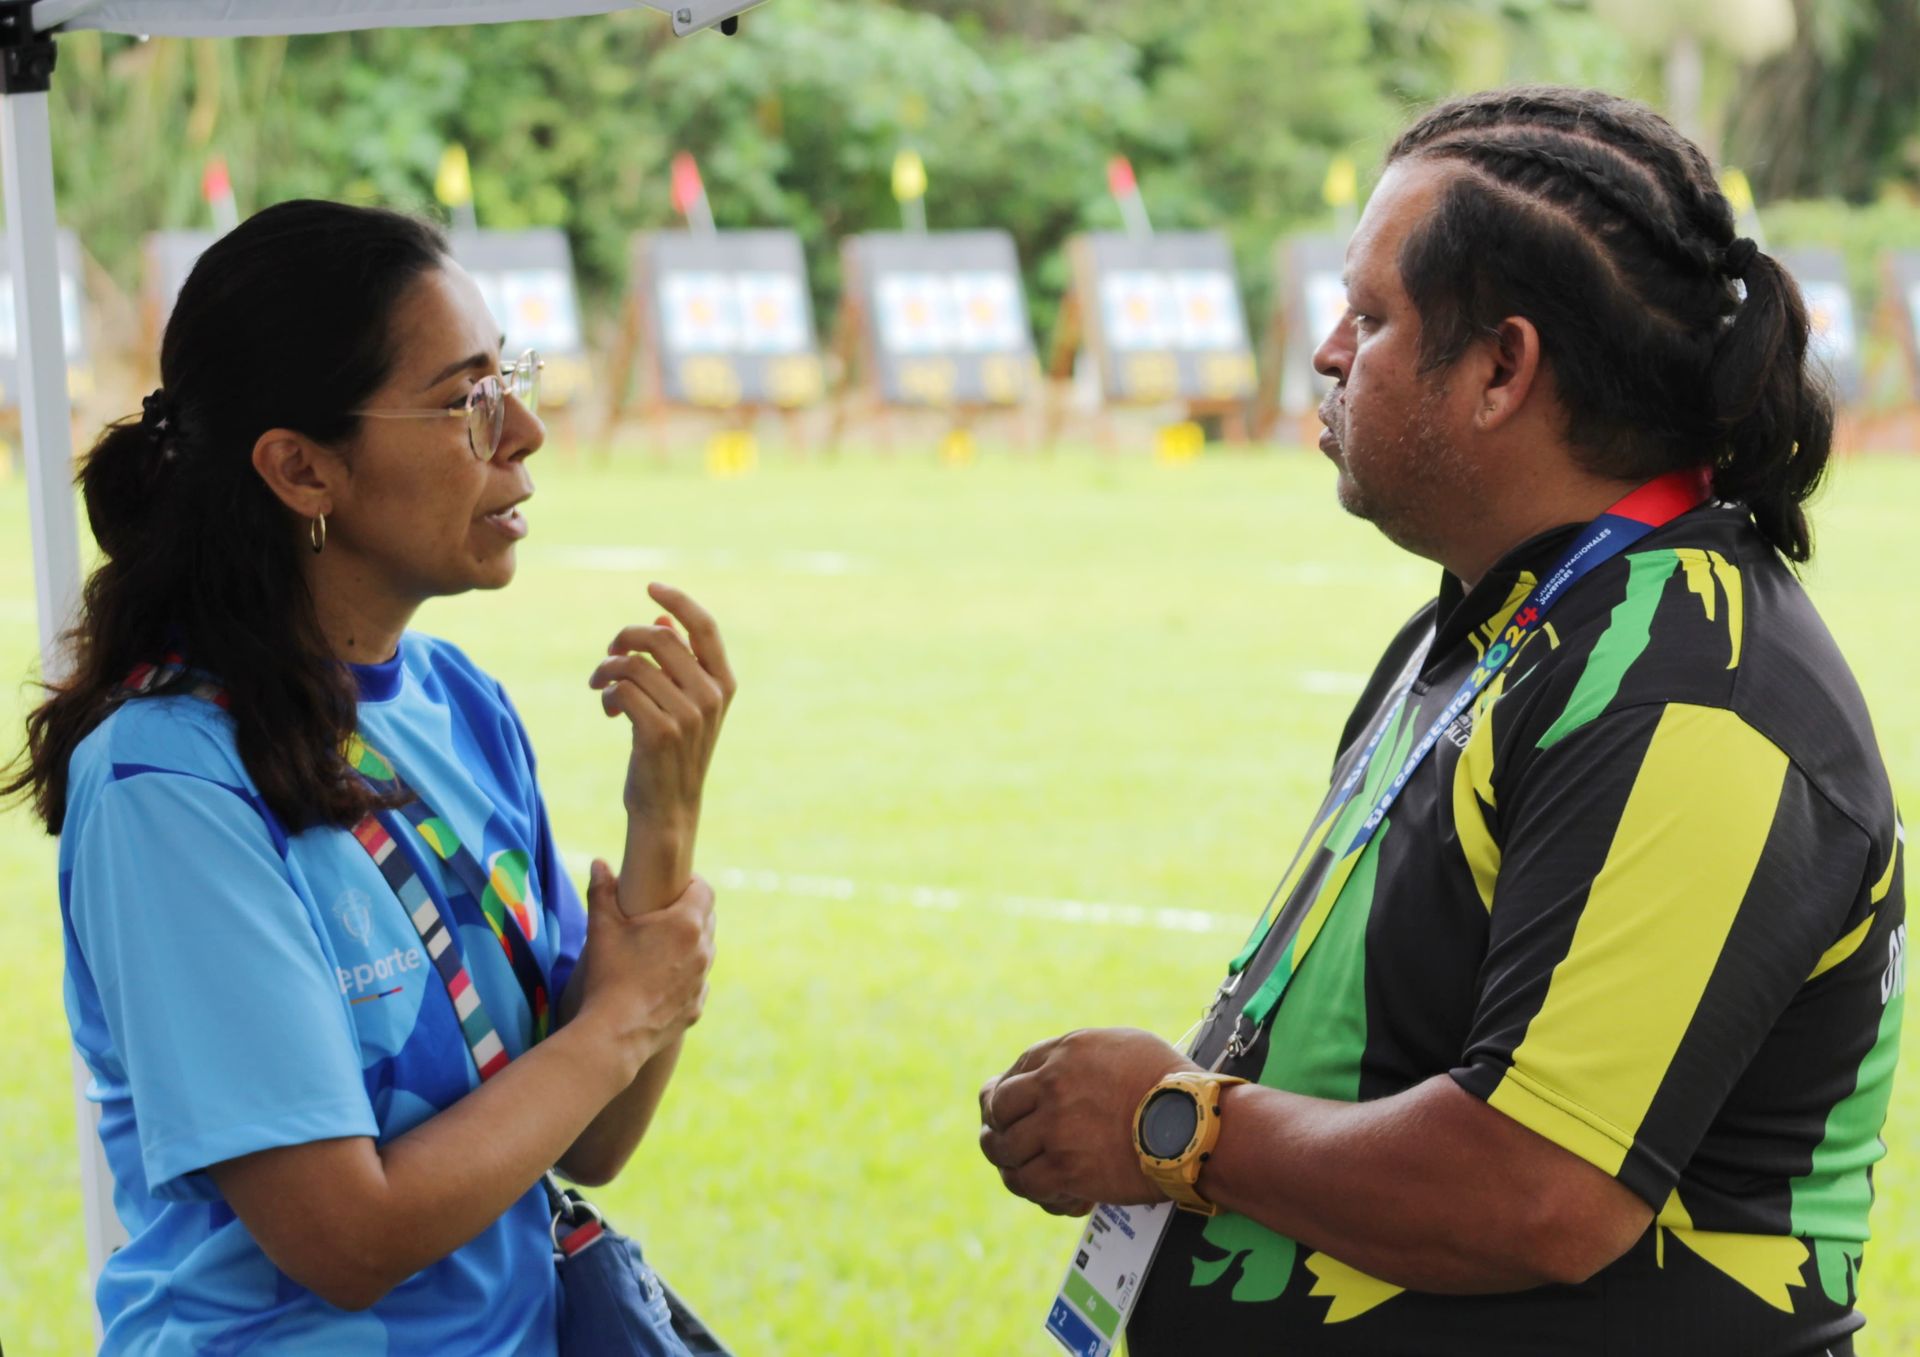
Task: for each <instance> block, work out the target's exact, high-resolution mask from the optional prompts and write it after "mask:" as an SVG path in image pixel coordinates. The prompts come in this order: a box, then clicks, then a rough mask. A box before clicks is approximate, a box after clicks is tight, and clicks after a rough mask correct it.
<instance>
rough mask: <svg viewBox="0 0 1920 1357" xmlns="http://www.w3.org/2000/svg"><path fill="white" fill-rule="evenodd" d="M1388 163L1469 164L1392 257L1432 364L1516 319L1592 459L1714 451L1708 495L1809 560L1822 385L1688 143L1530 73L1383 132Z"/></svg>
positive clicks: (1787, 285) (1801, 319)
mask: <svg viewBox="0 0 1920 1357" xmlns="http://www.w3.org/2000/svg"><path fill="white" fill-rule="evenodd" d="M1401 160H1410V161H1450V162H1456V163H1458V164H1459V165H1460V166H1461V167H1463V169H1464V171H1465V172H1464V173H1461V174H1459V175H1458V176H1457V177H1455V178H1454V179H1453V180H1452V182H1451V183H1449V184H1448V185H1447V186H1446V187H1445V188H1444V189H1443V190H1442V193H1441V196H1440V201H1439V204H1438V205H1437V207H1436V209H1435V211H1434V212H1433V213H1432V214H1431V215H1430V216H1429V217H1428V218H1427V220H1426V221H1424V222H1423V223H1421V225H1420V226H1419V227H1417V228H1416V229H1415V230H1414V232H1413V234H1412V235H1411V236H1410V237H1409V238H1408V240H1407V242H1406V244H1405V246H1404V247H1403V248H1402V250H1401V254H1400V269H1401V274H1402V277H1403V279H1404V282H1405V285H1406V289H1407V294H1408V296H1409V297H1411V298H1412V300H1413V303H1414V305H1415V306H1416V307H1417V308H1418V309H1419V312H1420V315H1421V320H1422V339H1421V359H1422V363H1423V366H1424V367H1425V368H1426V369H1427V370H1428V371H1433V370H1437V369H1440V368H1444V367H1446V366H1447V365H1449V364H1450V363H1452V362H1453V361H1454V360H1455V359H1457V358H1458V357H1460V355H1461V354H1462V353H1464V352H1465V351H1466V348H1467V346H1468V345H1469V344H1470V343H1471V342H1473V340H1474V339H1475V337H1476V336H1481V335H1484V334H1485V333H1486V332H1487V330H1488V329H1489V328H1490V327H1493V326H1497V325H1498V324H1499V323H1500V322H1501V321H1502V320H1505V319H1506V318H1507V317H1509V316H1524V317H1526V318H1527V319H1528V320H1531V321H1532V322H1533V324H1534V326H1535V327H1536V328H1537V329H1538V331H1539V333H1540V343H1541V348H1542V352H1543V355H1544V359H1545V363H1546V366H1547V368H1548V370H1549V371H1550V372H1551V374H1552V376H1553V380H1554V383H1555V386H1556V387H1557V389H1558V392H1559V396H1560V400H1561V403H1562V404H1563V405H1564V406H1565V407H1566V410H1567V418H1568V430H1567V434H1568V437H1569V440H1570V442H1571V443H1572V444H1573V446H1574V448H1575V449H1576V451H1577V453H1578V454H1579V455H1580V456H1581V458H1582V460H1583V462H1584V463H1585V464H1586V466H1587V467H1588V469H1590V470H1592V471H1594V472H1596V473H1598V474H1602V475H1606V476H1611V477H1614V478H1617V479H1620V480H1638V479H1649V478H1651V477H1653V476H1656V475H1659V474H1660V473H1662V472H1665V471H1670V470H1675V469H1680V468H1685V467H1691V466H1701V465H1709V464H1710V465H1711V466H1712V468H1713V489H1714V494H1715V496H1716V498H1719V499H1722V500H1726V501H1730V502H1737V503H1741V504H1744V505H1745V506H1746V507H1747V509H1748V511H1749V512H1750V513H1751V514H1752V515H1753V520H1754V523H1755V525H1756V526H1757V527H1758V528H1759V530H1760V532H1761V533H1762V534H1763V535H1764V536H1765V537H1766V538H1767V540H1768V541H1770V542H1771V543H1772V544H1773V545H1774V547H1775V548H1776V549H1778V550H1779V551H1780V553H1781V554H1782V555H1784V556H1786V557H1787V558H1788V559H1789V560H1792V561H1805V560H1806V559H1807V558H1808V557H1809V556H1810V555H1811V554H1812V549H1813V544H1812V540H1811V537H1810V534H1809V530H1808V527H1807V520H1806V515H1805V513H1804V512H1803V511H1802V508H1801V506H1802V504H1803V503H1804V502H1805V501H1806V499H1807V497H1808V496H1809V495H1811V494H1812V492H1813V490H1814V489H1815V487H1816V486H1817V485H1818V484H1819V481H1820V477H1821V474H1822V473H1823V472H1824V471H1825V469H1826V465H1827V458H1828V454H1829V452H1830V451H1831V448H1832V442H1833V401H1832V397H1831V396H1830V394H1829V393H1828V391H1827V387H1826V382H1825V380H1824V378H1823V377H1822V376H1821V375H1820V374H1819V373H1818V372H1816V371H1814V370H1810V369H1809V367H1808V364H1807V338H1808V324H1807V309H1806V305H1805V303H1804V302H1803V301H1802V300H1801V297H1800V289H1799V288H1798V287H1797V286H1796V285H1795V283H1794V281H1793V279H1792V278H1791V277H1790V276H1789V275H1788V274H1787V273H1786V272H1785V270H1783V269H1782V268H1781V267H1780V265H1779V264H1778V263H1777V262H1775V261H1774V260H1773V259H1772V258H1770V257H1768V256H1767V255H1765V254H1762V253H1756V252H1755V251H1754V249H1753V246H1752V243H1751V242H1749V241H1744V240H1737V238H1736V235H1735V231H1734V220H1733V210H1732V208H1731V207H1730V206H1729V204H1728V202H1727V199H1726V197H1725V195H1723V194H1722V193H1721V192H1720V189H1719V186H1718V185H1717V184H1716V182H1715V180H1714V175H1713V170H1712V167H1711V166H1710V165H1709V164H1708V162H1707V158H1706V156H1705V155H1704V154H1702V152H1701V151H1700V148H1699V147H1697V146H1695V145H1694V144H1693V143H1692V142H1690V141H1688V140H1687V139H1686V138H1685V137H1683V136H1681V135H1680V133H1679V132H1678V131H1676V130H1675V129H1674V128H1673V126H1672V125H1671V124H1669V123H1668V122H1667V121H1666V120H1665V119H1663V118H1661V117H1660V116H1659V115H1658V114H1656V113H1654V112H1653V111H1652V110H1651V109H1649V108H1647V107H1645V106H1644V105H1641V104H1637V103H1633V102H1631V101H1630V100H1626V99H1619V98H1615V97H1614V96H1612V95H1608V94H1603V93H1601V92H1599V91H1596V90H1578V89H1563V88H1557V87H1549V86H1535V87H1524V88H1517V89H1506V90H1496V91H1491V92H1488V93H1484V94H1475V95H1469V96H1468V97H1466V98H1463V99H1455V100H1452V101H1449V102H1447V103H1444V104H1441V105H1439V106H1438V107H1436V108H1434V109H1433V110H1432V111H1431V112H1429V113H1428V114H1427V115H1426V116H1425V117H1423V118H1421V119H1420V120H1419V121H1418V122H1417V123H1415V124H1414V125H1413V126H1412V127H1411V128H1409V129H1408V130H1407V131H1406V132H1405V133H1404V134H1402V135H1401V137H1400V138H1399V139H1398V140H1397V141H1395V142H1394V144H1393V147H1392V149H1390V150H1389V151H1388V153H1387V163H1388V164H1389V165H1391V164H1393V163H1395V162H1397V161H1401ZM1742 283H1744V293H1743V290H1742V287H1741V286H1740V284H1742Z"/></svg>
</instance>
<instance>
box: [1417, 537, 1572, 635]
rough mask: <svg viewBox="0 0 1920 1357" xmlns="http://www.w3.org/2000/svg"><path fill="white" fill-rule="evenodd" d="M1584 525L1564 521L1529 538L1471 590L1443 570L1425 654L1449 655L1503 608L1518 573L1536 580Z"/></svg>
mask: <svg viewBox="0 0 1920 1357" xmlns="http://www.w3.org/2000/svg"><path fill="white" fill-rule="evenodd" d="M1584 526H1586V525H1585V524H1582V523H1567V524H1563V525H1561V526H1560V527H1557V528H1549V529H1548V530H1547V531H1545V532H1543V533H1539V534H1537V535H1535V536H1533V537H1529V538H1528V539H1527V540H1526V541H1524V542H1522V543H1520V545H1519V546H1517V547H1515V548H1513V550H1511V551H1509V552H1507V554H1506V555H1504V556H1502V557H1501V558H1500V559H1499V560H1498V561H1496V562H1494V564H1493V568H1492V569H1490V570H1488V571H1487V573H1486V574H1485V575H1483V576H1482V577H1481V579H1480V582H1479V583H1478V584H1476V585H1475V586H1474V587H1473V588H1472V589H1471V590H1469V589H1468V588H1467V587H1466V585H1465V584H1463V583H1462V582H1461V581H1460V579H1459V577H1458V576H1456V575H1455V574H1454V573H1453V572H1452V571H1450V570H1443V571H1442V572H1441V573H1440V599H1439V607H1438V608H1437V609H1436V611H1435V613H1434V618H1435V621H1436V625H1437V627H1438V631H1437V632H1436V634H1435V636H1434V638H1433V649H1431V650H1430V651H1428V652H1427V654H1428V655H1429V657H1430V658H1431V659H1432V660H1440V659H1442V658H1444V657H1445V656H1447V655H1450V654H1451V653H1452V652H1453V650H1454V648H1455V647H1456V646H1459V645H1461V644H1462V643H1464V642H1465V641H1466V639H1467V636H1468V635H1469V634H1470V633H1471V632H1472V631H1473V629H1474V628H1475V627H1479V626H1482V625H1484V624H1485V623H1486V622H1487V620H1488V619H1489V618H1491V617H1493V616H1494V615H1495V614H1497V613H1498V612H1499V611H1500V610H1501V609H1502V608H1504V607H1505V606H1506V605H1507V602H1508V600H1509V599H1511V598H1512V597H1513V588H1514V585H1515V584H1517V583H1519V581H1520V578H1521V576H1522V575H1526V576H1528V577H1529V579H1530V580H1531V581H1534V582H1537V581H1538V579H1539V577H1540V573H1541V572H1542V571H1544V570H1547V569H1549V568H1551V567H1552V565H1553V563H1554V562H1555V561H1557V560H1559V559H1560V553H1561V552H1563V551H1565V550H1566V549H1567V546H1568V543H1570V542H1571V541H1572V540H1573V535H1574V534H1575V533H1577V532H1579V531H1580V529H1581V528H1582V527H1584Z"/></svg>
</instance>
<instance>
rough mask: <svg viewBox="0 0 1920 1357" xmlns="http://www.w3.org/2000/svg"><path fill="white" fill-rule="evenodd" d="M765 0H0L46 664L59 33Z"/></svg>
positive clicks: (54, 656)
mask: <svg viewBox="0 0 1920 1357" xmlns="http://www.w3.org/2000/svg"><path fill="white" fill-rule="evenodd" d="M759 3H761V0H0V170H4V180H5V183H4V188H5V202H6V214H7V227H6V230H7V253H6V264H7V268H8V270H9V271H10V272H11V273H12V275H13V279H14V289H15V314H16V316H17V317H18V319H17V321H16V326H17V330H18V345H17V350H16V352H17V353H18V356H19V388H20V410H21V422H22V433H23V435H24V442H25V460H26V465H27V493H28V498H29V501H30V503H31V506H32V515H33V557H34V588H35V592H36V596H37V602H38V607H39V620H40V663H41V672H42V673H43V674H47V675H57V674H59V673H61V672H62V671H63V670H64V668H65V666H66V660H65V656H64V655H63V653H62V648H61V645H60V637H61V635H62V634H63V633H64V632H65V631H66V629H67V627H68V626H69V625H70V622H71V619H72V617H73V615H74V609H75V606H76V604H77V603H78V601H79V597H80V584H81V580H80V540H79V524H78V519H77V517H76V515H75V511H74V503H73V445H72V434H71V426H72V407H71V405H70V403H69V401H68V395H67V360H66V351H65V339H64V336H63V334H62V320H61V314H60V275H59V269H58V266H57V263H56V257H55V240H56V233H57V229H58V222H57V219H56V214H55V210H54V196H53V149H52V143H51V140H50V137H49V128H48V121H47V99H48V94H47V91H48V89H49V86H50V83H51V81H52V79H53V78H54V71H55V62H56V58H57V45H58V34H59V32H60V31H61V30H63V29H74V28H97V29H104V30H106V31H108V32H113V33H129V34H140V35H146V36H163V37H196V38H213V37H248V36H260V35H263V34H276V33H327V32H340V31H342V30H346V29H356V28H396V27H426V26H435V25H446V24H482V23H501V22H505V21H508V20H515V19H556V18H568V17H575V16H579V15H584V14H603V13H608V12H610V11H614V10H625V9H636V8H646V9H654V10H660V11H662V12H663V13H666V14H667V15H669V16H670V18H671V20H672V23H673V31H674V32H675V33H676V34H678V35H680V36H682V37H684V36H686V35H688V34H690V33H697V32H699V31H700V30H701V29H704V28H709V27H713V26H715V25H719V26H720V27H721V28H722V30H723V31H725V32H731V31H732V30H733V28H734V26H735V24H736V23H737V16H738V15H739V14H740V13H741V12H742V11H743V10H747V9H751V8H753V7H754V6H755V5H756V4H759ZM86 1080H87V1073H86V1067H85V1066H84V1065H83V1064H82V1063H81V1061H80V1058H79V1056H78V1055H77V1054H76V1055H75V1057H74V1099H75V1106H76V1110H77V1120H78V1122H79V1136H80V1156H81V1189H82V1194H83V1198H84V1208H85V1211H86V1227H87V1262H88V1275H89V1277H94V1276H98V1275H99V1271H100V1266H101V1264H102V1263H103V1262H104V1261H105V1260H106V1256H107V1254H108V1253H109V1252H111V1251H112V1249H113V1248H115V1247H116V1246H117V1245H118V1244H119V1243H121V1242H123V1241H124V1240H125V1238H126V1236H125V1234H124V1233H123V1232H122V1230H121V1228H120V1223H119V1220H118V1218H117V1217H116V1216H115V1214H114V1211H113V1202H112V1186H111V1179H110V1178H109V1176H108V1173H107V1169H106V1164H105V1161H104V1158H103V1157H102V1155H101V1153H100V1148H99V1137H98V1135H97V1133H96V1130H95V1128H96V1125H97V1123H98V1120H99V1110H98V1109H97V1108H96V1107H95V1106H94V1105H93V1104H92V1103H90V1102H89V1101H88V1100H87V1098H86V1096H85V1090H86Z"/></svg>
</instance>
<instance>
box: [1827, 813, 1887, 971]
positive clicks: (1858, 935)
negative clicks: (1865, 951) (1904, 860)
mask: <svg viewBox="0 0 1920 1357" xmlns="http://www.w3.org/2000/svg"><path fill="white" fill-rule="evenodd" d="M1899 865H1900V839H1899V837H1898V836H1896V837H1895V838H1894V841H1893V851H1892V852H1891V853H1889V854H1888V855H1887V870H1886V871H1884V872H1882V873H1881V874H1880V879H1879V880H1878V881H1876V882H1874V883H1873V887H1872V889H1871V890H1869V891H1868V892H1867V903H1868V904H1870V905H1878V904H1879V903H1880V902H1881V901H1882V900H1884V899H1886V898H1887V896H1888V895H1889V894H1891V893H1892V891H1893V869H1894V868H1895V867H1898V866H1899ZM1879 915H1880V911H1879V910H1877V909H1876V910H1874V911H1873V912H1872V913H1871V914H1869V915H1867V917H1866V918H1864V919H1862V920H1861V921H1860V922H1859V923H1858V924H1857V925H1855V926H1854V928H1853V930H1852V931H1851V932H1849V933H1848V934H1847V935H1846V936H1845V937H1844V938H1842V939H1840V941H1838V942H1836V943H1834V944H1833V946H1831V947H1829V948H1827V950H1826V951H1824V952H1822V953H1821V954H1820V962H1819V964H1818V965H1816V966H1815V967H1814V968H1813V974H1812V975H1810V976H1808V977H1807V979H1809V980H1816V979H1818V978H1819V977H1821V976H1823V975H1825V974H1826V973H1827V972H1828V971H1830V970H1832V969H1833V968H1834V967H1835V966H1838V965H1839V964H1840V963H1841V962H1843V961H1845V960H1846V959H1847V958H1848V957H1850V956H1852V955H1853V954H1854V953H1855V952H1857V951H1859V950H1860V944H1861V943H1863V942H1865V941H1866V940H1867V933H1868V931H1869V930H1871V929H1872V927H1873V921H1874V920H1875V919H1876V918H1878V917H1879Z"/></svg>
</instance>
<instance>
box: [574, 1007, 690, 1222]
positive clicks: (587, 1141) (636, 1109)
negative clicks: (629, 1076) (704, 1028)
mask: <svg viewBox="0 0 1920 1357" xmlns="http://www.w3.org/2000/svg"><path fill="white" fill-rule="evenodd" d="M681 1041H682V1038H680V1037H675V1038H674V1039H673V1040H672V1041H671V1042H670V1043H668V1044H667V1045H666V1046H663V1047H662V1048H661V1049H660V1053H659V1054H658V1055H656V1056H654V1057H653V1059H651V1060H649V1061H648V1062H647V1063H646V1064H644V1065H642V1066H641V1067H640V1073H639V1074H637V1075H636V1076H634V1080H633V1082H632V1083H630V1084H628V1085H627V1086H626V1087H625V1088H623V1089H621V1090H620V1092H619V1093H618V1094H616V1095H615V1096H614V1098H613V1101H611V1102H609V1103H608V1104H607V1105H606V1107H604V1108H603V1109H601V1112H600V1115H599V1116H597V1117H595V1118H594V1119H593V1120H592V1122H590V1123H589V1124H588V1125H587V1128H586V1130H584V1131H582V1132H581V1133H580V1135H579V1136H578V1138H576V1139H575V1140H574V1142H573V1144H572V1145H570V1146H568V1147H567V1152H566V1153H565V1154H564V1155H562V1156H561V1157H560V1161H559V1163H558V1165H557V1167H558V1168H559V1170H560V1171H561V1172H562V1173H564V1174H566V1175H567V1177H569V1178H571V1179H572V1180H573V1181H574V1182H576V1183H580V1184H581V1185H583V1186H585V1187H600V1186H602V1185H604V1184H606V1183H610V1182H612V1181H613V1179H614V1178H615V1176H616V1175H618V1174H619V1172H620V1170H621V1169H623V1168H625V1167H626V1164H627V1160H629V1159H631V1158H632V1157H633V1152H634V1150H635V1149H637V1148H638V1147H639V1144H640V1142H641V1140H642V1139H643V1138H644V1137H645V1136H646V1134H647V1128H648V1127H649V1126H651V1125H652V1124H653V1114H654V1113H655V1112H656V1111H658V1110H659V1107H660V1100H661V1099H662V1098H663V1097H665V1096H666V1092H667V1084H668V1083H669V1082H671V1081H672V1079H673V1070H674V1066H675V1065H677V1064H679V1062H680V1045H681Z"/></svg>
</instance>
